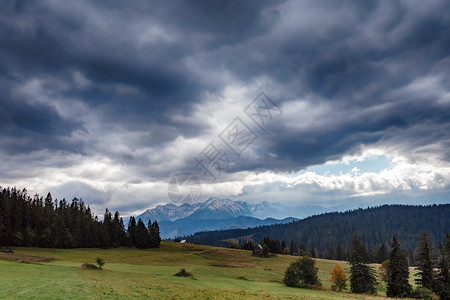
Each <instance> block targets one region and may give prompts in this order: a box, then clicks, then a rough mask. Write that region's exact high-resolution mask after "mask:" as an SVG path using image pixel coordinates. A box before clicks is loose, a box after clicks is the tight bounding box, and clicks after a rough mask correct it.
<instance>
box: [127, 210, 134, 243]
mask: <svg viewBox="0 0 450 300" xmlns="http://www.w3.org/2000/svg"><path fill="white" fill-rule="evenodd" d="M128 241H129V243H130V244H129V246H130V247H133V246H135V245H136V219H135V218H134V217H133V216H131V217H130V221H129V222H128Z"/></svg>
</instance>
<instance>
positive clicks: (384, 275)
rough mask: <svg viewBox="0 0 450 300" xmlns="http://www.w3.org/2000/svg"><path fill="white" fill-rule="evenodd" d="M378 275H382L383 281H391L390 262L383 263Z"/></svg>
mask: <svg viewBox="0 0 450 300" xmlns="http://www.w3.org/2000/svg"><path fill="white" fill-rule="evenodd" d="M378 274H379V275H380V279H381V281H383V282H385V283H388V280H389V260H385V261H383V263H382V264H381V265H380V266H379V267H378Z"/></svg>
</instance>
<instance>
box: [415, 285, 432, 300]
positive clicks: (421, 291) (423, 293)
mask: <svg viewBox="0 0 450 300" xmlns="http://www.w3.org/2000/svg"><path fill="white" fill-rule="evenodd" d="M432 294H433V293H432V292H431V291H430V290H429V289H427V288H424V287H422V286H418V287H416V288H415V289H414V290H413V291H412V293H411V297H412V298H416V299H433V297H432Z"/></svg>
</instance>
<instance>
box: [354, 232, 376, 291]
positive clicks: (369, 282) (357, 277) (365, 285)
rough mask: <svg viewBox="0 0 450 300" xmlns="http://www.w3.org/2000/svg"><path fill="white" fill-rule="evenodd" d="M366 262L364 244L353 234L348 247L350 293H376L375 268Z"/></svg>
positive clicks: (366, 256)
mask: <svg viewBox="0 0 450 300" xmlns="http://www.w3.org/2000/svg"><path fill="white" fill-rule="evenodd" d="M367 262H368V255H367V249H366V246H365V245H364V244H363V243H362V242H361V241H360V240H359V239H358V237H357V235H356V234H355V235H354V236H353V239H352V245H351V248H350V273H351V274H350V289H351V292H352V293H369V294H375V293H376V285H377V278H376V274H375V270H374V269H373V268H372V267H370V266H368V265H366V263H367Z"/></svg>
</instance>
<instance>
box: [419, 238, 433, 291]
mask: <svg viewBox="0 0 450 300" xmlns="http://www.w3.org/2000/svg"><path fill="white" fill-rule="evenodd" d="M416 251H417V258H416V264H417V268H416V270H418V272H417V274H416V276H417V277H418V278H416V283H417V284H419V285H421V286H423V287H425V288H427V289H430V290H432V289H433V282H434V279H435V273H434V270H433V269H434V267H435V264H436V263H435V262H436V254H435V252H434V248H433V244H432V241H431V238H430V236H429V234H428V233H427V232H422V233H421V234H420V239H419V242H418V243H417V250H416Z"/></svg>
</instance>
